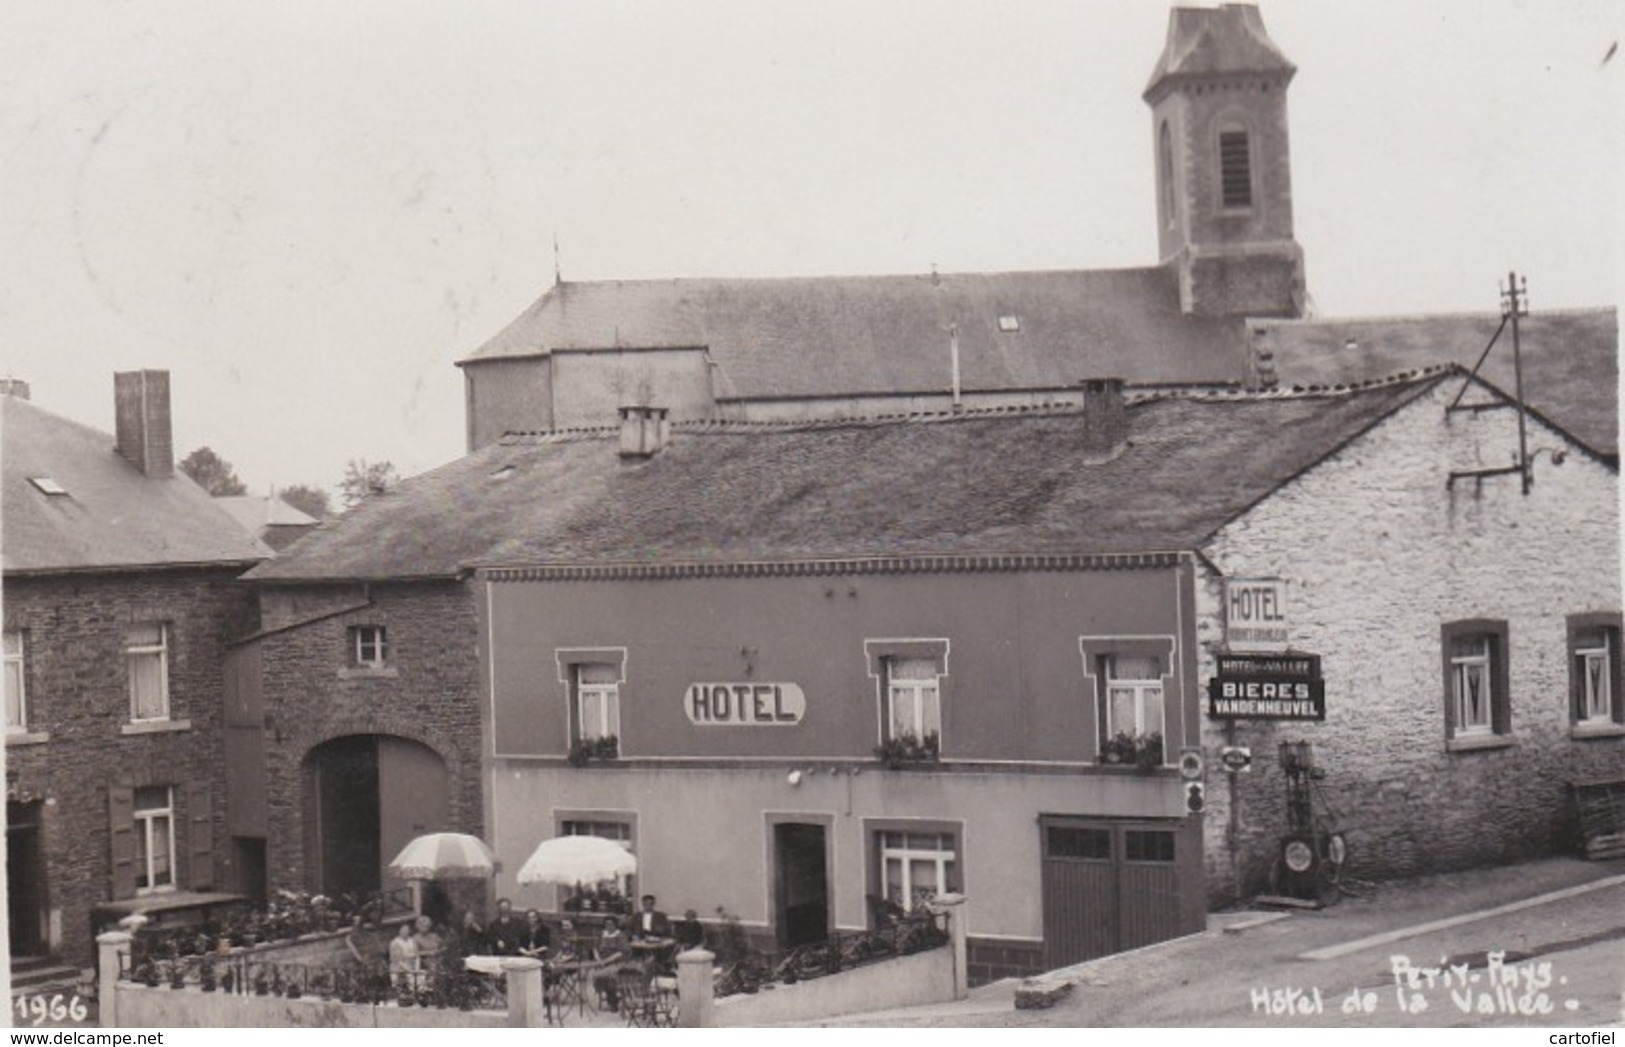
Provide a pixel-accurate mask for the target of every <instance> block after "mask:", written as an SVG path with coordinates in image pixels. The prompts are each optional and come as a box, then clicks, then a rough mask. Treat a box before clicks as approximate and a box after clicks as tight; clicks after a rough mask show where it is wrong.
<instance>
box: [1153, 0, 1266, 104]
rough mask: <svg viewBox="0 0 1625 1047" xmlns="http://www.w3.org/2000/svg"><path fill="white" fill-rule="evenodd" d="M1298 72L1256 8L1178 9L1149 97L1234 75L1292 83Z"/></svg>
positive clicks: (1171, 20) (1170, 18) (1172, 17)
mask: <svg viewBox="0 0 1625 1047" xmlns="http://www.w3.org/2000/svg"><path fill="white" fill-rule="evenodd" d="M1295 72H1297V67H1296V66H1294V65H1293V64H1292V63H1291V62H1289V61H1287V57H1286V55H1284V54H1282V53H1281V49H1280V48H1278V47H1276V46H1275V42H1274V41H1273V40H1271V39H1270V36H1269V33H1268V32H1266V31H1265V29H1264V19H1263V17H1262V16H1261V15H1260V14H1259V11H1258V8H1257V7H1256V6H1254V5H1252V4H1225V5H1224V6H1222V7H1219V8H1203V7H1176V8H1174V9H1173V10H1172V11H1170V12H1169V13H1168V42H1167V44H1166V46H1165V47H1164V48H1163V52H1162V57H1161V58H1159V59H1158V60H1157V67H1156V69H1155V70H1153V71H1152V73H1151V81H1150V83H1148V84H1147V85H1146V89H1145V97H1146V98H1147V99H1148V100H1154V98H1155V96H1156V95H1158V94H1159V92H1160V89H1162V88H1166V87H1168V86H1171V85H1172V84H1173V83H1174V82H1176V81H1179V80H1193V79H1207V78H1211V77H1218V76H1227V75H1234V74H1248V73H1251V74H1258V73H1274V74H1281V75H1285V76H1287V77H1288V78H1290V77H1291V76H1292V74H1293V73H1295Z"/></svg>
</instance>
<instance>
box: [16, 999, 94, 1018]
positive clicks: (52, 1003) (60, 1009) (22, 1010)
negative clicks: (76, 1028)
mask: <svg viewBox="0 0 1625 1047" xmlns="http://www.w3.org/2000/svg"><path fill="white" fill-rule="evenodd" d="M13 1005H14V1007H15V1008H16V1010H17V1024H19V1025H21V1024H22V1023H23V1022H28V1023H29V1024H30V1025H38V1024H40V1023H41V1022H43V1021H45V1020H47V1019H49V1020H50V1021H53V1022H62V1021H67V1020H68V1019H70V1018H71V1019H72V1020H74V1021H76V1022H82V1021H84V1020H85V1018H87V1017H88V1016H89V1013H90V1012H89V1011H87V1010H86V1009H85V1001H83V1000H81V999H80V998H79V994H78V993H74V994H73V995H72V996H66V997H65V996H63V995H62V994H61V993H57V994H56V995H55V996H50V997H45V996H19V997H17V999H16V1000H14V1001H13Z"/></svg>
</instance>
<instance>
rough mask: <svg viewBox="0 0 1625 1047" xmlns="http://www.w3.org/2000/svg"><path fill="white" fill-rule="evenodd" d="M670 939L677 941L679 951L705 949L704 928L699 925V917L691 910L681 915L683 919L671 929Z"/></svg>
mask: <svg viewBox="0 0 1625 1047" xmlns="http://www.w3.org/2000/svg"><path fill="white" fill-rule="evenodd" d="M672 937H674V938H676V939H677V945H678V947H679V948H681V949H702V948H704V947H705V928H704V927H703V926H701V925H700V915H699V913H697V912H695V911H694V910H693V909H690V910H688V911H687V912H685V913H683V918H682V920H681V921H679V922H678V924H677V926H676V927H674V928H672Z"/></svg>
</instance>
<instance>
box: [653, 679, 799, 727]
mask: <svg viewBox="0 0 1625 1047" xmlns="http://www.w3.org/2000/svg"><path fill="white" fill-rule="evenodd" d="M683 711H684V712H686V713H688V719H689V722H690V723H692V724H694V725H696V726H701V727H717V726H727V727H794V726H795V725H796V724H798V723H800V722H801V718H802V717H803V716H805V715H806V714H807V696H806V695H804V694H802V693H801V688H800V687H798V686H797V685H796V684H793V683H696V684H690V685H689V687H688V691H687V692H686V693H685V694H684V695H683Z"/></svg>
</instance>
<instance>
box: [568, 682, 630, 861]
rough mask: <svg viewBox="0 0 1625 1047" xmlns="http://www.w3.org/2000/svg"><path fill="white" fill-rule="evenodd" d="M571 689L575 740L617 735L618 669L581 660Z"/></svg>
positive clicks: (614, 736) (619, 730)
mask: <svg viewBox="0 0 1625 1047" xmlns="http://www.w3.org/2000/svg"><path fill="white" fill-rule="evenodd" d="M575 692H576V693H575V699H576V700H575V740H576V741H578V742H590V741H596V740H598V739H600V738H619V737H620V733H621V687H620V670H619V669H617V668H616V667H615V666H613V665H608V664H604V663H601V662H582V663H580V664H578V665H576V666H575ZM593 835H597V834H593Z"/></svg>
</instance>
